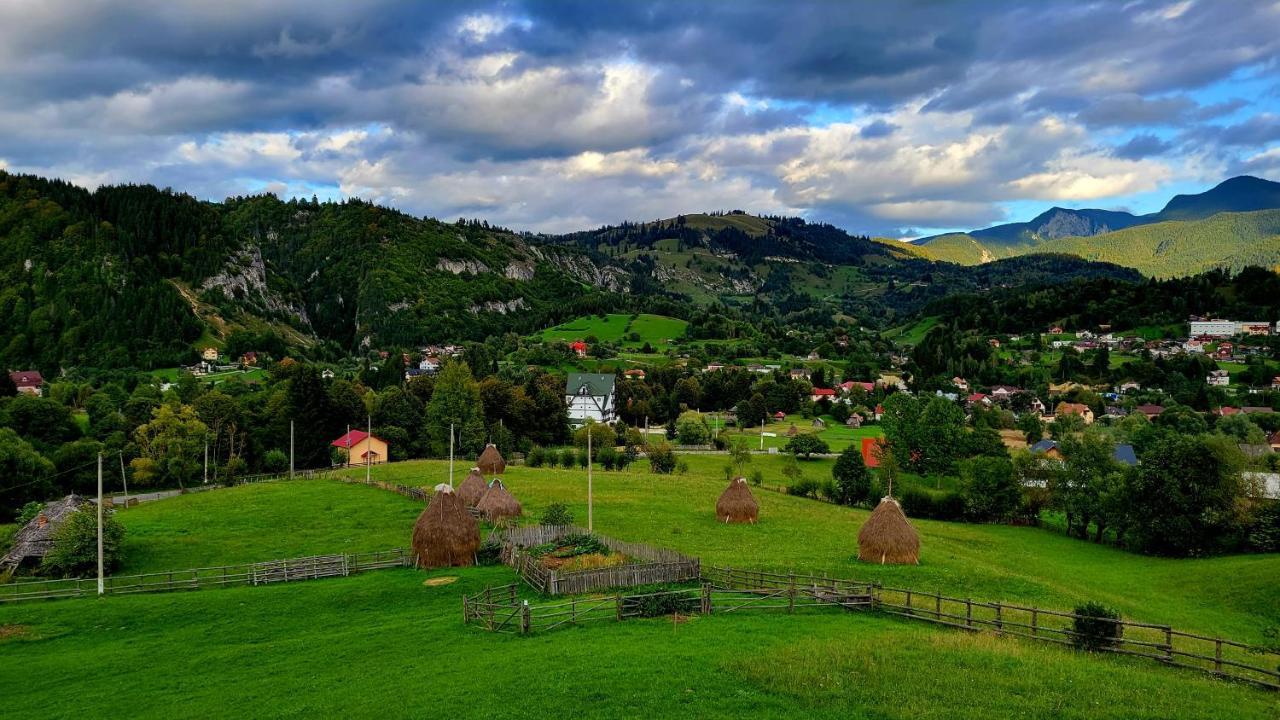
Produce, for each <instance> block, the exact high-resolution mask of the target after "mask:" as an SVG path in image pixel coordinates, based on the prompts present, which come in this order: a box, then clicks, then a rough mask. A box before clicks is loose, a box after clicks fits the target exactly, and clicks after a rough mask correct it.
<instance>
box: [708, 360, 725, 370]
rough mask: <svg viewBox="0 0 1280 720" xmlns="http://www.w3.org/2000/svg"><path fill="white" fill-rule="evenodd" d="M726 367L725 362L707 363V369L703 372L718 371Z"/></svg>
mask: <svg viewBox="0 0 1280 720" xmlns="http://www.w3.org/2000/svg"><path fill="white" fill-rule="evenodd" d="M723 369H724V363H718V362H717V363H707V369H706V370H704V371H703V372H716V371H718V370H723Z"/></svg>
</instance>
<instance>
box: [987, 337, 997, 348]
mask: <svg viewBox="0 0 1280 720" xmlns="http://www.w3.org/2000/svg"><path fill="white" fill-rule="evenodd" d="M987 344H988V345H990V346H991V347H993V348H999V347H1000V340H999V339H997V338H991V339H990V340H988V341H987Z"/></svg>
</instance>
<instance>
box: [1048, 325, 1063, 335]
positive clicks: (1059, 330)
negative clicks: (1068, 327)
mask: <svg viewBox="0 0 1280 720" xmlns="http://www.w3.org/2000/svg"><path fill="white" fill-rule="evenodd" d="M1049 334H1050V335H1061V334H1062V328H1061V327H1058V326H1057V325H1054V326H1053V327H1051V328H1049Z"/></svg>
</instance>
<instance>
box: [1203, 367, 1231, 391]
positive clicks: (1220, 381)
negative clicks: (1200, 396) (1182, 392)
mask: <svg viewBox="0 0 1280 720" xmlns="http://www.w3.org/2000/svg"><path fill="white" fill-rule="evenodd" d="M1204 381H1205V382H1206V383H1208V384H1209V385H1215V386H1217V387H1226V386H1227V385H1230V384H1231V376H1230V375H1229V374H1227V371H1226V370H1212V371H1210V372H1209V376H1208V377H1206V378H1205V379H1204Z"/></svg>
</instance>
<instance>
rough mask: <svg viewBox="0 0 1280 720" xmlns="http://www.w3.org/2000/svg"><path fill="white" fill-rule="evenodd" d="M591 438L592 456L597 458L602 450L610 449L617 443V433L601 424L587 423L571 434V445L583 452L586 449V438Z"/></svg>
mask: <svg viewBox="0 0 1280 720" xmlns="http://www.w3.org/2000/svg"><path fill="white" fill-rule="evenodd" d="M588 435H590V436H591V452H592V454H593V456H599V454H600V450H601V449H602V448H606V447H608V448H611V447H613V444H614V442H615V441H617V439H618V438H617V433H615V432H614V431H613V428H611V427H609V426H608V425H605V424H603V423H598V422H592V421H587V422H586V423H584V424H583V425H582V427H580V428H578V429H577V430H575V431H574V433H573V444H574V445H576V446H577V447H580V448H582V449H583V450H585V449H586V448H587V436H588Z"/></svg>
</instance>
